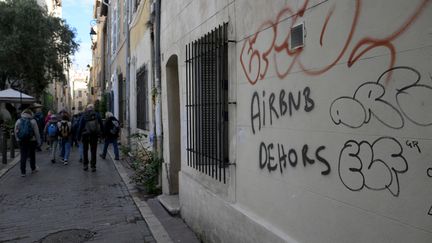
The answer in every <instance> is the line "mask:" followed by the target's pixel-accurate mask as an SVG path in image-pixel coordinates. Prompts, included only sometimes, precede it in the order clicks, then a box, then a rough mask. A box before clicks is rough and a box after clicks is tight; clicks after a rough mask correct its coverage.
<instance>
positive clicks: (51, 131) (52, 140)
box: [44, 114, 59, 164]
mask: <svg viewBox="0 0 432 243" xmlns="http://www.w3.org/2000/svg"><path fill="white" fill-rule="evenodd" d="M57 122H58V120H57V116H56V115H55V114H52V115H51V118H50V120H49V122H48V123H47V124H46V125H45V128H44V136H45V140H46V141H47V142H48V143H49V149H50V150H51V163H53V164H54V163H55V162H56V157H55V156H56V152H57V146H58V135H59V132H58V130H59V129H58V124H57Z"/></svg>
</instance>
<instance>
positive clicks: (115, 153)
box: [102, 138, 120, 160]
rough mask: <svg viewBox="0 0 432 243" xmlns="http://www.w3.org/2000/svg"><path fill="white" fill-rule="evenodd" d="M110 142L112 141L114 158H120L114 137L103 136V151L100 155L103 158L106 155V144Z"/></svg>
mask: <svg viewBox="0 0 432 243" xmlns="http://www.w3.org/2000/svg"><path fill="white" fill-rule="evenodd" d="M110 143H112V145H113V148H114V156H115V159H116V160H118V159H119V158H120V155H119V149H118V143H117V139H116V138H105V144H104V148H103V152H102V157H104V158H105V157H106V154H107V151H108V146H109V144H110Z"/></svg>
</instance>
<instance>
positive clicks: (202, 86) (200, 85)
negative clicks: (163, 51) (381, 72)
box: [186, 24, 229, 183]
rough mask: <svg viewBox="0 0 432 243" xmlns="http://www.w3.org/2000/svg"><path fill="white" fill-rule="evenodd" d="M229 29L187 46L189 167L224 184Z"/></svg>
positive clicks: (209, 34) (223, 26)
mask: <svg viewBox="0 0 432 243" xmlns="http://www.w3.org/2000/svg"><path fill="white" fill-rule="evenodd" d="M227 26H228V24H224V25H222V26H219V28H216V29H215V30H213V31H211V32H210V33H208V34H206V35H204V36H203V37H201V38H200V39H198V40H196V41H194V42H192V43H189V44H188V45H187V46H186V81H187V82H186V119H187V122H186V124H187V164H188V165H189V166H190V167H192V168H194V169H196V170H198V171H200V172H202V173H204V174H207V175H209V176H211V177H213V178H215V179H217V180H219V181H221V182H223V183H226V171H225V170H226V168H227V165H228V164H229V158H228V92H227V91H228V37H227Z"/></svg>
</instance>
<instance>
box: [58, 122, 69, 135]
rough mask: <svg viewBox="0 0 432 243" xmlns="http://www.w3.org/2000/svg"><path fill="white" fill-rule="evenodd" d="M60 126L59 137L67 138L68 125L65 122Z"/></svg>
mask: <svg viewBox="0 0 432 243" xmlns="http://www.w3.org/2000/svg"><path fill="white" fill-rule="evenodd" d="M60 124H61V125H60V136H61V137H62V138H67V137H68V136H69V134H70V127H69V124H68V122H67V121H62V122H61V123H60Z"/></svg>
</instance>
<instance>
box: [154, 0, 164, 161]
mask: <svg viewBox="0 0 432 243" xmlns="http://www.w3.org/2000/svg"><path fill="white" fill-rule="evenodd" d="M160 19H161V0H156V1H155V81H156V91H157V94H156V95H157V96H156V107H155V118H156V148H157V153H158V155H159V158H162V156H163V140H162V107H161V101H162V97H161V94H162V92H161V59H160V57H161V50H160V22H161V21H160Z"/></svg>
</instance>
